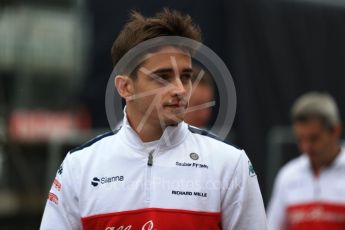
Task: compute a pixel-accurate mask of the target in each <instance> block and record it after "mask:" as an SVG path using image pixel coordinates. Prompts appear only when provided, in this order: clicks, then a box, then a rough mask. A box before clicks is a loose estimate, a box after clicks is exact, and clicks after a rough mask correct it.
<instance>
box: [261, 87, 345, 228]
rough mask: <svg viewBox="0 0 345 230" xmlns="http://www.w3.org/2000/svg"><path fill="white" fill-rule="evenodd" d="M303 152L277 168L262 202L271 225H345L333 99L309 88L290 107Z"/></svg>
mask: <svg viewBox="0 0 345 230" xmlns="http://www.w3.org/2000/svg"><path fill="white" fill-rule="evenodd" d="M292 122H293V129H294V133H295V136H296V138H297V141H298V147H299V149H300V151H301V152H303V154H302V155H301V156H299V157H298V158H297V159H294V160H292V161H290V162H289V163H287V164H286V165H285V166H284V167H283V168H282V169H281V170H280V171H279V173H278V176H277V178H276V181H275V184H274V188H273V193H272V197H271V201H270V203H269V207H268V228H269V229H272V230H303V229H320V230H321V229H325V230H326V229H327V230H336V229H339V230H340V229H345V152H344V149H342V148H341V145H340V135H341V122H340V116H339V111H338V107H337V105H336V102H335V101H334V99H333V98H332V97H331V96H330V95H328V94H325V93H318V92H310V93H307V94H305V95H302V96H301V97H300V98H298V99H297V101H296V102H295V104H294V105H293V107H292Z"/></svg>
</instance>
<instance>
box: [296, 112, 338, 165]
mask: <svg viewBox="0 0 345 230" xmlns="http://www.w3.org/2000/svg"><path fill="white" fill-rule="evenodd" d="M294 131H295V134H296V137H297V140H298V146H299V148H300V150H301V151H302V152H303V153H306V154H307V155H308V156H309V158H310V160H311V161H312V162H323V161H324V160H325V159H327V155H329V154H330V153H331V151H332V149H333V148H334V145H335V144H336V143H337V141H338V135H337V132H336V131H335V129H328V128H326V127H325V126H324V125H323V124H322V123H321V121H320V120H319V119H317V118H315V119H310V120H307V121H303V122H298V121H297V122H295V124H294Z"/></svg>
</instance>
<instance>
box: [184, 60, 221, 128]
mask: <svg viewBox="0 0 345 230" xmlns="http://www.w3.org/2000/svg"><path fill="white" fill-rule="evenodd" d="M201 71H202V72H201ZM192 82H193V89H192V95H191V97H190V99H189V104H188V107H189V108H191V111H187V113H186V115H185V117H184V121H185V122H186V123H188V124H190V125H192V126H195V127H198V128H207V126H208V125H209V122H210V120H211V118H212V107H213V106H214V105H215V104H214V103H215V92H214V91H215V89H214V82H213V79H212V77H211V75H210V73H209V72H208V71H206V70H204V69H202V68H201V66H200V65H199V64H196V63H193V76H192Z"/></svg>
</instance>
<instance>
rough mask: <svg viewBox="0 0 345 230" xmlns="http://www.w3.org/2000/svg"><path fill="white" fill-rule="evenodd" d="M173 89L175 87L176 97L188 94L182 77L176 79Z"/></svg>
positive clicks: (173, 90) (174, 94)
mask: <svg viewBox="0 0 345 230" xmlns="http://www.w3.org/2000/svg"><path fill="white" fill-rule="evenodd" d="M172 87H173V89H172V94H173V96H176V95H178V96H182V95H185V94H186V93H187V91H186V87H185V85H184V84H183V82H182V81H181V78H180V76H177V77H176V78H175V80H174V82H173V85H172Z"/></svg>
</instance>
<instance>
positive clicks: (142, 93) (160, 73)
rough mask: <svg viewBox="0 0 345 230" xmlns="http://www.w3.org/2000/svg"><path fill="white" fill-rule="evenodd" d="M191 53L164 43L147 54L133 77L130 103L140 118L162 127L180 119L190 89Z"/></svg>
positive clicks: (183, 112)
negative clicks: (132, 94)
mask: <svg viewBox="0 0 345 230" xmlns="http://www.w3.org/2000/svg"><path fill="white" fill-rule="evenodd" d="M191 76H192V62H191V57H190V55H189V54H188V53H187V52H185V51H183V50H181V49H178V48H175V47H170V46H168V47H164V48H161V49H160V50H158V51H157V52H154V53H151V54H148V55H147V58H146V59H145V62H144V63H143V64H141V66H140V67H139V70H138V72H137V77H136V79H135V80H133V89H134V95H135V97H134V99H133V100H130V101H129V102H128V105H129V104H130V103H131V105H129V106H132V111H133V110H135V112H136V114H137V119H141V121H140V122H144V123H145V122H151V123H152V122H154V123H155V124H160V125H161V126H162V127H163V126H166V125H175V124H177V123H178V122H179V121H181V120H183V117H184V114H185V110H186V108H187V106H188V101H189V97H190V94H191V89H192V82H191Z"/></svg>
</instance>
